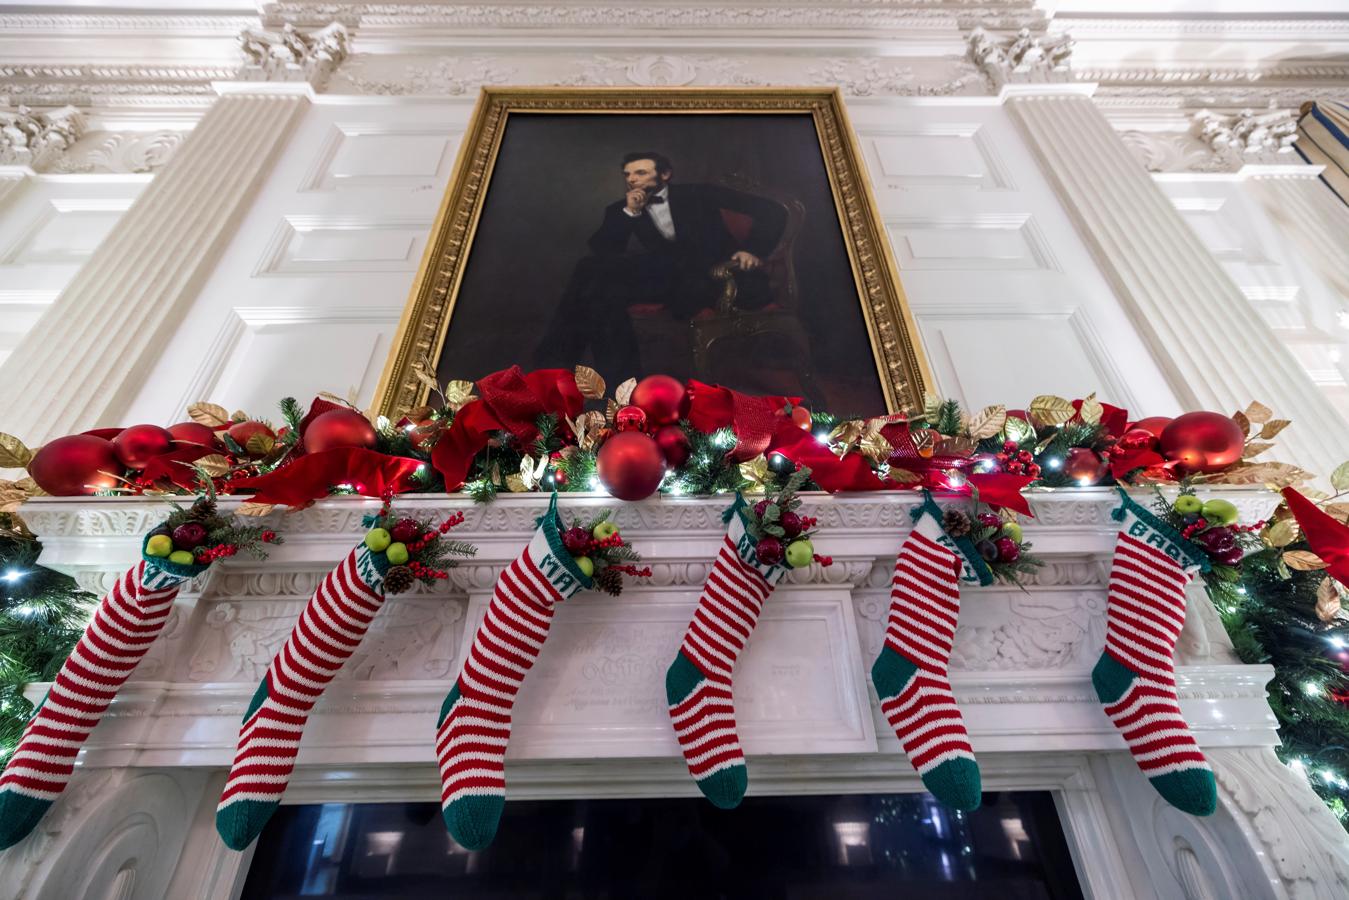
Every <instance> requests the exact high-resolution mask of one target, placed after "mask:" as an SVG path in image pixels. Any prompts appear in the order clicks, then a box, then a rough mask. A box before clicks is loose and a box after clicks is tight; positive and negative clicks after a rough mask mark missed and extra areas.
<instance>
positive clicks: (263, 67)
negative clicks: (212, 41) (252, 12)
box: [239, 22, 350, 87]
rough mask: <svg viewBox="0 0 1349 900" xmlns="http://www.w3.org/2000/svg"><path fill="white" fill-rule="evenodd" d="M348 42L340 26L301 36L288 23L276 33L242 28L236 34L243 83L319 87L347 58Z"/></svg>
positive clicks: (337, 24) (334, 24) (338, 23)
mask: <svg viewBox="0 0 1349 900" xmlns="http://www.w3.org/2000/svg"><path fill="white" fill-rule="evenodd" d="M349 46H350V40H349V38H348V35H347V29H346V27H345V26H344V25H342V23H340V22H330V23H329V24H327V25H325V26H324V27H322V28H319V29H317V30H315V31H310V32H304V31H301V30H300V29H298V28H296V27H295V26H294V25H292V24H290V23H289V22H287V23H286V24H284V25H282V26H281V27H280V28H279V29H276V30H265V29H260V28H245V29H244V30H243V31H241V32H240V33H239V51H240V52H241V53H242V54H243V56H244V60H245V63H244V67H243V68H242V69H241V70H240V71H239V78H240V80H242V81H307V82H309V83H310V84H312V85H314V86H315V87H322V86H323V85H324V84H326V83H327V81H328V79H329V78H330V77H331V76H332V74H333V72H334V71H336V69H337V67H338V66H340V65H341V64H342V61H343V60H344V59H346V58H347V52H348V49H349Z"/></svg>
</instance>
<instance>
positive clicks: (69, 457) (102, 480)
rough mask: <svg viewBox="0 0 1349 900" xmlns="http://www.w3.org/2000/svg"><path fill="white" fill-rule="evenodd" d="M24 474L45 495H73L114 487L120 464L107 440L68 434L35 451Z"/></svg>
mask: <svg viewBox="0 0 1349 900" xmlns="http://www.w3.org/2000/svg"><path fill="white" fill-rule="evenodd" d="M28 474H29V475H31V476H32V477H33V480H34V481H35V482H37V486H38V487H40V488H42V489H43V490H44V491H46V492H47V493H49V494H52V495H54V496H57V497H77V496H79V495H81V494H92V493H95V492H96V491H101V490H104V489H105V488H110V487H115V486H116V485H117V476H118V475H121V474H122V463H121V461H120V460H118V458H117V453H116V451H114V450H113V448H112V443H111V442H110V441H106V440H104V439H103V438H99V437H94V436H92V435H88V434H72V435H70V436H69V437H62V438H57V439H56V440H54V441H52V442H51V443H49V444H47V445H46V446H44V447H43V448H42V449H41V450H39V451H38V452H37V453H36V454H35V455H34V456H33V459H32V460H31V461H30V462H29V463H28Z"/></svg>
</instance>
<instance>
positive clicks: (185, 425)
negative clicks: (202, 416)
mask: <svg viewBox="0 0 1349 900" xmlns="http://www.w3.org/2000/svg"><path fill="white" fill-rule="evenodd" d="M169 434H171V435H173V439H174V440H175V441H181V442H182V443H184V444H201V445H202V446H203V447H214V446H215V430H214V429H212V428H210V427H208V426H206V425H203V424H201V423H200V422H179V423H178V424H177V425H170V426H169Z"/></svg>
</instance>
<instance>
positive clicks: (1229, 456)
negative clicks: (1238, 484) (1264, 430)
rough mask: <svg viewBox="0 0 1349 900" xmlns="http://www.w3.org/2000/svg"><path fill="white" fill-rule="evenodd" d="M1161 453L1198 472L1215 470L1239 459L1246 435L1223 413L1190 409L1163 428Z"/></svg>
mask: <svg viewBox="0 0 1349 900" xmlns="http://www.w3.org/2000/svg"><path fill="white" fill-rule="evenodd" d="M1160 444H1161V451H1162V456H1165V457H1166V458H1167V459H1169V460H1173V461H1175V462H1179V463H1184V464H1185V465H1186V466H1187V467H1188V468H1190V469H1193V470H1195V471H1197V472H1217V471H1220V470H1222V469H1225V468H1227V467H1228V466H1230V465H1232V464H1233V463H1235V462H1236V461H1237V460H1239V459H1241V451H1242V450H1243V449H1244V447H1245V444H1246V435H1244V434H1242V433H1241V427H1240V426H1239V425H1237V423H1236V422H1233V421H1232V420H1231V419H1229V418H1228V417H1227V416H1225V415H1223V414H1222V413H1215V412H1192V413H1186V414H1185V415H1183V416H1178V417H1177V418H1176V419H1175V420H1173V421H1172V422H1171V424H1170V425H1167V426H1166V428H1164V429H1162V436H1161V440H1160Z"/></svg>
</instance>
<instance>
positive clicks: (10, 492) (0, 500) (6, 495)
mask: <svg viewBox="0 0 1349 900" xmlns="http://www.w3.org/2000/svg"><path fill="white" fill-rule="evenodd" d="M27 499H28V492H27V491H25V490H24V489H23V488H21V487H19V484H18V482H16V481H0V513H16V512H18V511H19V507H20V506H22V505H23V502H24V501H25V500H27Z"/></svg>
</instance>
